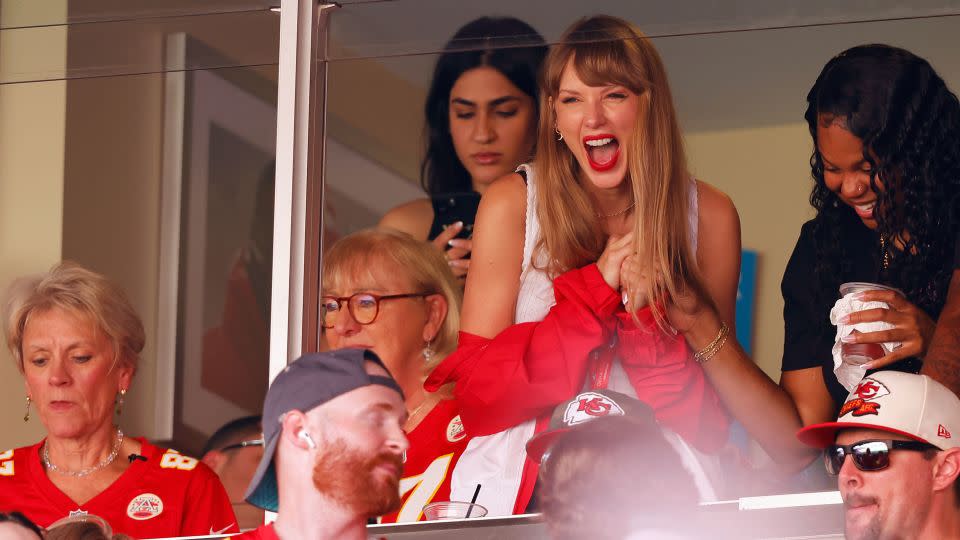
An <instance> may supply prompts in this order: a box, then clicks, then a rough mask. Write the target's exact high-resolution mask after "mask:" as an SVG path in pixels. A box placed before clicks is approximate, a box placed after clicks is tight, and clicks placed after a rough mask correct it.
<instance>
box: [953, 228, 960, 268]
mask: <svg viewBox="0 0 960 540" xmlns="http://www.w3.org/2000/svg"><path fill="white" fill-rule="evenodd" d="M953 267H954V268H957V269H960V234H958V235H957V247H956V248H955V249H954V252H953Z"/></svg>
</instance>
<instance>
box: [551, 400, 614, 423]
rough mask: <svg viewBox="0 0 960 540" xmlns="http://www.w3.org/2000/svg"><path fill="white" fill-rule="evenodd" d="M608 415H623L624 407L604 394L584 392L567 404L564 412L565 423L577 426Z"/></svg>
mask: <svg viewBox="0 0 960 540" xmlns="http://www.w3.org/2000/svg"><path fill="white" fill-rule="evenodd" d="M608 415H614V416H623V409H622V408H620V406H619V405H617V404H616V403H615V402H614V401H613V400H612V399H610V398H608V397H607V396H605V395H603V394H598V393H596V392H584V393H582V394H580V395H579V396H577V397H576V398H574V399H573V400H572V401H571V402H570V403H569V404H568V405H567V409H566V410H565V411H564V412H563V423H564V424H566V425H568V426H575V425H577V424H581V423H583V422H589V421H590V420H593V419H594V418H598V417H601V416H608Z"/></svg>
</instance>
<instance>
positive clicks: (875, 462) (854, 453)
mask: <svg viewBox="0 0 960 540" xmlns="http://www.w3.org/2000/svg"><path fill="white" fill-rule="evenodd" d="M891 450H911V451H914V452H923V451H926V450H938V448H937V447H936V446H934V445H932V444H929V443H924V442H920V441H894V440H890V439H886V440H866V441H859V442H855V443H853V444H834V445H830V446H828V447H827V449H826V450H825V451H824V454H823V462H824V464H825V465H826V467H827V473H828V474H830V475H832V476H837V475H838V474H840V469H841V468H842V467H843V461H844V460H845V459H846V458H847V456H850V457H852V458H853V464H854V465H856V466H857V468H858V469H860V470H861V471H867V472H869V471H881V470H883V469H886V468H887V467H889V466H890V451H891Z"/></svg>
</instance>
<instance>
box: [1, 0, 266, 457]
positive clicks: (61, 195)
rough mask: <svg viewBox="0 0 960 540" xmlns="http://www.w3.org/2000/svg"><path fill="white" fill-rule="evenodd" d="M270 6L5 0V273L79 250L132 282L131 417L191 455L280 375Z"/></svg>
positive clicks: (20, 431)
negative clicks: (138, 341)
mask: <svg viewBox="0 0 960 540" xmlns="http://www.w3.org/2000/svg"><path fill="white" fill-rule="evenodd" d="M271 4H272V3H271V2H255V1H241V0H233V1H220V0H218V1H214V2H201V3H197V2H166V1H164V2H154V1H149V0H142V1H136V2H112V1H106V0H105V1H94V2H68V1H66V0H60V1H53V2H39V3H37V2H19V1H7V0H4V1H3V2H0V111H2V112H0V127H2V129H0V153H2V158H0V163H2V165H0V186H2V188H0V189H2V195H0V206H2V211H0V214H2V215H3V216H4V220H5V222H4V225H3V226H2V227H0V229H2V230H3V233H2V236H3V242H2V247H0V251H2V254H0V259H2V261H3V262H2V265H0V268H2V269H0V281H2V282H3V286H4V287H6V285H7V284H8V283H9V282H10V280H11V279H12V278H13V277H15V276H18V275H23V274H27V273H34V272H41V271H44V270H47V269H49V268H50V267H51V266H52V265H53V264H54V263H55V262H56V261H59V260H60V259H72V260H75V261H77V262H79V263H81V264H83V265H84V266H87V267H89V268H91V269H93V270H96V271H98V272H101V273H104V274H106V275H107V276H108V277H109V278H111V279H113V280H115V281H116V282H118V283H119V284H120V285H121V286H122V287H123V288H124V289H125V290H126V292H127V293H128V295H129V296H130V298H131V301H132V302H133V304H134V306H135V308H136V309H137V311H138V314H139V315H140V317H141V318H142V320H143V323H144V326H145V328H146V334H147V345H146V348H145V350H144V351H143V354H142V359H141V363H140V366H139V369H138V373H137V375H136V377H135V379H134V381H135V382H134V384H133V386H132V387H131V389H130V392H129V394H128V396H127V398H126V403H125V405H124V410H123V415H122V417H120V419H121V425H122V426H123V428H124V430H126V432H127V433H128V434H129V435H132V436H144V437H147V438H149V439H152V440H155V441H161V442H162V443H164V444H167V445H171V446H173V447H176V448H178V449H180V450H182V451H183V452H185V453H190V454H197V453H199V451H200V449H201V448H202V447H203V446H204V443H205V442H206V440H207V438H208V437H209V436H210V435H211V434H212V433H213V432H214V430H216V429H217V428H218V427H220V426H221V425H222V424H224V423H225V422H227V421H229V420H232V419H234V418H236V417H239V416H246V415H250V414H259V411H260V407H261V405H262V400H263V396H264V394H265V392H266V388H267V384H268V364H269V359H268V355H269V346H268V336H269V321H270V284H271V264H272V242H273V236H272V233H273V185H274V177H273V163H274V159H275V157H274V156H275V141H274V139H275V134H276V110H277V105H276V99H277V69H278V68H277V66H278V57H279V23H280V16H279V14H278V13H276V12H273V11H271V10H270V9H269V8H270V7H271ZM3 355H4V359H3V360H4V361H3V362H0V364H2V366H0V369H3V370H7V373H6V375H7V376H6V377H3V379H4V380H6V381H8V382H7V383H5V384H7V385H9V388H8V389H7V391H6V392H5V394H6V395H7V396H8V398H7V399H9V401H10V403H8V405H9V406H10V407H11V408H12V407H14V404H16V407H17V408H18V409H19V408H21V407H22V402H23V396H24V392H23V386H22V383H21V379H20V376H19V374H17V373H16V371H15V368H13V366H12V362H10V361H9V360H8V359H7V358H6V356H7V353H6V351H4V353H3ZM4 388H7V387H4ZM43 432H44V429H43V426H42V425H40V423H39V421H37V420H36V419H34V420H32V421H31V422H30V423H28V424H24V423H22V422H20V423H18V424H16V425H14V426H13V427H12V429H10V430H7V431H5V433H6V434H7V435H6V436H5V437H4V441H3V444H4V445H5V446H4V447H5V448H7V447H16V446H22V445H25V444H33V443H34V442H36V441H37V440H39V439H40V437H41V436H42V434H43Z"/></svg>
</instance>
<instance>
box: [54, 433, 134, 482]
mask: <svg viewBox="0 0 960 540" xmlns="http://www.w3.org/2000/svg"><path fill="white" fill-rule="evenodd" d="M121 444H123V431H121V430H120V428H117V439H116V440H115V441H114V442H113V450H112V451H111V452H110V455H108V456H107V457H105V458H103V461H101V462H100V463H97V464H96V465H94V466H93V467H89V468H86V469H81V470H79V471H68V470H66V469H61V468H60V467H57V466H56V465H54V464H53V462H51V461H50V447H49V446H48V445H47V443H46V442H44V443H43V451H42V452H41V456H42V457H43V464H44V466H46V467H47V470H48V471H53V472H55V473H58V474H62V475H64V476H72V477H74V478H83V477H84V476H88V475H91V474H93V473H95V472H97V471H99V470H101V469H103V468H104V467H106V466H107V465H110V464H111V463H113V461H114V460H115V459H117V454H119V453H120V445H121Z"/></svg>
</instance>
